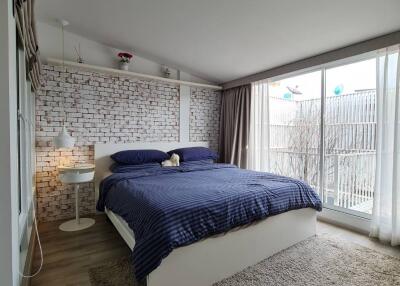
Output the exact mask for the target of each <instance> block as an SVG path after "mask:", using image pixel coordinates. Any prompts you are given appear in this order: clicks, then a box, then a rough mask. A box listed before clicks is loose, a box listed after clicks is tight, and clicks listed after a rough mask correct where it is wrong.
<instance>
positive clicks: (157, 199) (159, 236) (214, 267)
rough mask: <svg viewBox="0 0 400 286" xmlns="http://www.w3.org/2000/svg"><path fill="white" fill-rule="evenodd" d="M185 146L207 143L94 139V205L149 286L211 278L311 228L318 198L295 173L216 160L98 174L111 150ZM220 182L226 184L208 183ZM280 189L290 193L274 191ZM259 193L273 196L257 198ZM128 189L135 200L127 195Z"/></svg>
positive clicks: (196, 284)
mask: <svg viewBox="0 0 400 286" xmlns="http://www.w3.org/2000/svg"><path fill="white" fill-rule="evenodd" d="M190 146H204V147H207V143H204V142H196V143H132V144H97V145H96V146H95V163H96V201H98V203H99V204H98V209H101V210H104V211H105V212H106V214H107V216H108V217H109V218H110V220H111V222H112V223H113V224H114V225H115V227H116V229H117V230H118V232H119V233H120V234H121V236H122V238H123V239H124V240H125V242H126V243H127V244H128V246H129V247H130V248H131V249H132V250H133V253H134V256H133V257H134V264H135V266H136V269H135V271H136V275H137V277H140V278H145V280H146V282H147V285H148V286H156V285H166V286H169V285H171V286H172V285H173V286H179V285H193V286H206V285H212V283H214V282H217V281H219V280H221V279H223V278H225V277H228V276H230V275H232V274H234V273H236V272H238V271H240V270H242V269H244V268H246V267H247V266H250V265H253V264H255V263H257V262H259V261H261V260H262V259H264V258H266V257H268V256H270V255H272V254H274V253H276V252H278V251H280V250H282V249H285V248H287V247H289V246H291V245H293V244H295V243H297V242H299V241H302V240H304V239H306V238H308V237H310V236H312V235H314V234H315V231H316V210H320V208H321V205H320V201H319V198H318V197H317V196H316V194H315V193H314V192H313V191H312V190H311V191H310V190H309V189H308V187H307V186H306V185H305V184H304V183H302V182H300V181H297V180H293V179H289V178H285V177H280V176H275V175H274V176H272V175H271V174H268V173H254V172H249V171H245V170H240V169H238V168H234V167H233V166H231V165H223V164H212V165H211V164H204V165H191V164H187V165H185V164H182V166H181V167H179V169H176V170H175V169H174V168H172V169H171V168H169V169H165V168H163V170H156V171H154V173H153V171H151V172H150V171H144V172H142V173H140V172H134V173H128V174H114V175H112V176H110V177H107V179H104V176H105V174H107V173H108V168H109V166H110V164H111V159H110V157H109V156H110V155H111V154H113V153H115V152H117V151H121V150H128V149H159V150H162V151H168V150H171V149H174V148H180V147H190ZM103 179H104V180H103ZM266 180H268V182H270V181H271V182H273V185H272V186H273V188H271V187H270V186H266V185H264V184H263V182H265V181H266ZM101 182H103V184H102V194H101V196H99V186H100V183H101ZM260 182H261V183H260ZM219 183H220V185H218V186H224V187H225V186H226V188H228V190H223V188H222V187H219V188H217V187H214V186H216V184H219ZM285 184H286V185H285ZM150 186H151V188H150V189H149V187H150ZM286 186H291V187H295V188H298V189H299V192H298V193H299V194H300V195H296V196H293V195H292V193H296V192H292V191H289V187H286ZM132 188H134V189H135V190H134V191H132ZM260 188H261V189H262V190H266V191H265V192H262V191H260ZM278 191H279V192H278ZM284 192H287V193H288V194H289V195H290V196H289V197H288V198H285V199H283V197H282V198H279V194H281V193H284ZM264 193H268V196H269V197H271V194H272V197H274V196H277V197H276V199H274V200H272V199H268V203H264V202H266V198H267V197H265V194H264ZM296 194H297V193H296ZM131 197H134V199H135V202H139V203H137V204H136V205H135V204H134V203H132V202H130V201H129V200H130V199H131ZM269 197H268V198H269ZM214 198H215V199H214ZM180 200H181V201H180ZM296 201H297V202H296ZM165 202H167V203H165ZM186 202H189V203H186ZM194 202H195V204H194ZM201 202H207V204H206V205H204V206H202V204H201ZM294 203H295V204H294ZM99 205H100V208H99ZM153 205H156V206H157V208H156V210H157V212H153V211H154V208H151V207H153ZM163 205H165V206H163ZM189 206H190V207H189ZM159 209H160V210H161V213H159V212H158V210H159ZM170 210H172V211H170ZM288 210H289V211H288ZM182 217H183V218H185V219H182ZM191 217H192V218H191ZM266 217H268V218H266ZM216 218H218V220H215V221H213V219H216ZM264 218H266V219H264ZM138 221H140V223H138ZM143 226H145V227H143ZM132 229H135V231H132ZM134 233H135V234H137V237H136V239H135V235H134Z"/></svg>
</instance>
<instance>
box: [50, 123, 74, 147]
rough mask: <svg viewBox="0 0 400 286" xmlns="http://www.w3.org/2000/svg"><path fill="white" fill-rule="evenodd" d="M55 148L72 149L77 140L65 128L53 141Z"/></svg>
mask: <svg viewBox="0 0 400 286" xmlns="http://www.w3.org/2000/svg"><path fill="white" fill-rule="evenodd" d="M53 143H54V147H56V149H60V148H72V147H74V145H75V138H74V137H72V136H71V135H69V134H68V131H67V128H65V126H63V128H62V130H61V131H60V133H58V135H57V137H54V139H53Z"/></svg>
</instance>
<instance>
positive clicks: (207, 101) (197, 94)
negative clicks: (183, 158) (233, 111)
mask: <svg viewBox="0 0 400 286" xmlns="http://www.w3.org/2000/svg"><path fill="white" fill-rule="evenodd" d="M220 108H221V92H219V91H215V90H211V89H201V88H192V89H191V91H190V131H189V132H190V134H189V140H190V141H192V142H197V141H208V142H209V144H210V148H212V149H214V150H218V138H219V116H220Z"/></svg>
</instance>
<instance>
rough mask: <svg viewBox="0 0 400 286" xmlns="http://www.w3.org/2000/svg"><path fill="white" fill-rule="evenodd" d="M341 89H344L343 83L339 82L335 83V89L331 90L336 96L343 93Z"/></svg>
mask: <svg viewBox="0 0 400 286" xmlns="http://www.w3.org/2000/svg"><path fill="white" fill-rule="evenodd" d="M343 89H344V86H343V84H339V85H337V86H336V87H335V89H334V90H333V93H334V94H335V95H336V96H338V95H341V94H342V93H343Z"/></svg>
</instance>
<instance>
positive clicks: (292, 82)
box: [270, 59, 376, 100]
mask: <svg viewBox="0 0 400 286" xmlns="http://www.w3.org/2000/svg"><path fill="white" fill-rule="evenodd" d="M287 87H291V88H295V89H297V90H298V91H300V92H301V93H302V94H294V95H293V94H291V93H290V91H289V89H288V88H287ZM375 88H376V60H375V59H370V60H366V61H362V62H357V63H353V64H348V65H344V66H339V67H335V68H331V69H327V70H326V95H327V96H336V95H340V94H348V93H353V92H355V91H356V90H360V89H375ZM335 90H336V93H335ZM270 95H271V96H274V97H280V98H287V99H293V98H294V99H296V100H302V99H311V98H320V96H321V72H320V71H316V72H312V73H307V74H303V75H300V76H295V77H291V78H287V79H283V80H280V81H275V82H273V83H272V84H271V85H270Z"/></svg>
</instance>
